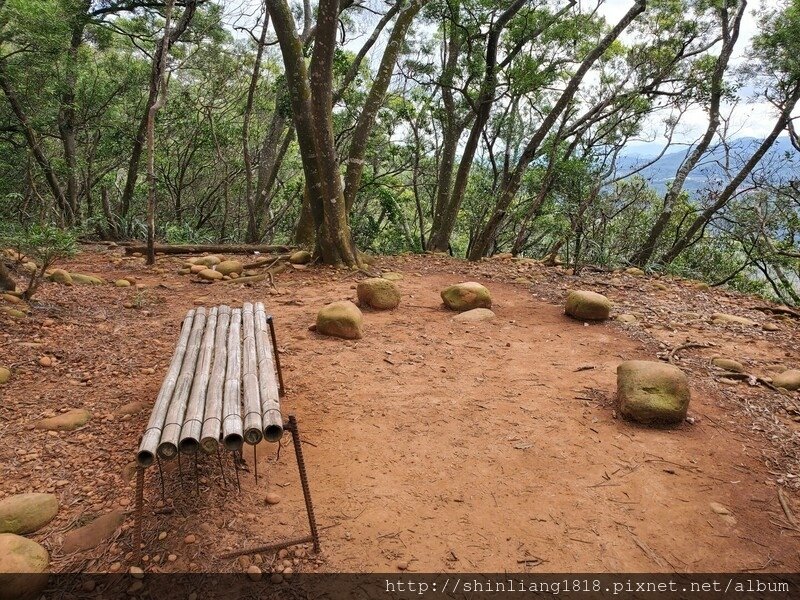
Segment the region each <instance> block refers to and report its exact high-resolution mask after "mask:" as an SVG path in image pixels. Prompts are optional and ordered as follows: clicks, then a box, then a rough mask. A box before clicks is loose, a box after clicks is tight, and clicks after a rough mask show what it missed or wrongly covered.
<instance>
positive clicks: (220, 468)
mask: <svg viewBox="0 0 800 600" xmlns="http://www.w3.org/2000/svg"><path fill="white" fill-rule="evenodd" d="M217 462H218V463H219V472H220V473H222V485H223V487H224V488H225V489H226V490H227V489H228V480H227V479H225V467H224V466H223V464H222V454H220V453H219V445H217Z"/></svg>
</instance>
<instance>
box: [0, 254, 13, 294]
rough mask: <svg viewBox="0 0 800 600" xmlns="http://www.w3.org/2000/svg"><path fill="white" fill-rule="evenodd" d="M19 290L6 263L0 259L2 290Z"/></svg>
mask: <svg viewBox="0 0 800 600" xmlns="http://www.w3.org/2000/svg"><path fill="white" fill-rule="evenodd" d="M16 289H17V284H16V283H15V282H14V280H13V279H12V278H11V273H9V272H8V269H7V268H6V263H5V261H4V260H3V259H2V258H0V290H3V291H9V292H13V291H14V290H16Z"/></svg>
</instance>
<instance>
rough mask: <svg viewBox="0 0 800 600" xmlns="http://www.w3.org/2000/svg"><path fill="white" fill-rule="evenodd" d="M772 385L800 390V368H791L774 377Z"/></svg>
mask: <svg viewBox="0 0 800 600" xmlns="http://www.w3.org/2000/svg"><path fill="white" fill-rule="evenodd" d="M772 385H774V386H775V387H779V388H784V389H786V390H790V391H794V390H800V370H798V369H789V370H788V371H784V372H783V373H781V374H780V375H776V376H775V377H774V378H773V379H772Z"/></svg>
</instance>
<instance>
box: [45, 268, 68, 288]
mask: <svg viewBox="0 0 800 600" xmlns="http://www.w3.org/2000/svg"><path fill="white" fill-rule="evenodd" d="M47 278H48V279H49V280H50V281H52V282H53V283H60V284H61V285H72V281H73V280H72V275H70V274H69V273H67V272H66V271H65V270H64V269H53V271H52V272H51V273H50V275H48V276H47Z"/></svg>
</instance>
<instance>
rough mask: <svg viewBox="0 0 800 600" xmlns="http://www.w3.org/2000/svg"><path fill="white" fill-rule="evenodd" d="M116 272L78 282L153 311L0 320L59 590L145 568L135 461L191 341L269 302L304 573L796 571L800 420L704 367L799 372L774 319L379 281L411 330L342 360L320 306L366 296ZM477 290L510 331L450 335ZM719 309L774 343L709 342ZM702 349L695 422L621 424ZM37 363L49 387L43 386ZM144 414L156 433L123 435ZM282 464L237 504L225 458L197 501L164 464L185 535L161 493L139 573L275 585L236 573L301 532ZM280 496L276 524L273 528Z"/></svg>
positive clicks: (675, 290) (68, 298) (657, 290)
mask: <svg viewBox="0 0 800 600" xmlns="http://www.w3.org/2000/svg"><path fill="white" fill-rule="evenodd" d="M120 255H121V252H120V251H119V250H116V251H114V250H111V251H100V250H96V251H87V252H84V253H82V254H81V255H79V256H78V257H76V258H75V259H73V260H71V261H69V262H68V264H65V265H63V266H64V268H66V269H68V270H70V271H76V272H82V273H91V274H96V275H99V276H102V277H104V278H106V279H108V280H114V279H116V278H118V277H123V276H133V277H135V278H136V280H137V282H140V283H142V284H144V285H145V286H146V287H145V288H144V289H141V290H137V289H135V288H117V287H114V286H111V285H106V286H73V287H64V286H59V285H56V284H46V285H45V286H44V287H43V288H42V290H41V292H40V293H39V294H38V296H37V304H36V305H35V307H34V309H33V311H32V313H31V315H30V316H29V317H28V318H27V319H24V320H12V319H9V318H7V317H4V316H0V363H2V364H5V365H9V366H11V367H12V368H13V371H14V376H13V377H12V379H11V381H10V382H9V383H8V384H6V385H4V386H0V395H1V396H2V400H1V401H0V437H2V444H0V464H2V473H0V498H3V497H6V496H7V495H10V494H14V493H20V492H34V491H48V490H49V491H54V492H55V493H56V494H57V495H58V497H59V499H60V504H61V508H60V511H59V514H58V516H57V518H56V520H55V521H53V522H52V523H51V524H50V525H48V526H47V527H45V528H44V529H43V530H41V531H39V532H38V533H36V534H34V535H33V536H31V537H33V538H34V539H36V540H37V541H40V542H41V543H42V544H44V545H45V546H46V547H47V548H48V549H49V550H50V551H51V554H52V557H53V568H54V570H56V571H75V570H88V571H107V570H109V569H111V570H117V569H119V570H124V569H126V568H127V566H129V565H130V564H131V562H130V561H131V560H133V555H132V553H131V552H130V550H131V548H132V546H131V544H132V539H133V529H132V522H133V519H132V512H131V511H132V507H133V503H134V482H133V481H131V479H130V477H131V473H132V469H131V461H132V459H133V457H134V453H135V450H136V447H137V440H138V438H139V436H140V435H141V433H142V432H143V430H144V426H145V424H146V422H147V419H148V416H149V407H150V406H151V405H152V402H153V400H154V399H155V397H156V395H157V393H158V389H159V387H160V384H161V379H162V377H163V376H164V374H165V372H166V370H167V366H168V364H169V361H170V357H171V353H172V348H173V346H174V344H175V341H176V339H177V334H178V330H179V327H180V323H181V320H182V318H183V316H184V314H185V312H186V311H187V310H188V309H190V308H191V307H193V306H195V305H197V304H204V305H207V306H211V305H215V304H222V303H227V304H231V305H240V304H241V303H242V302H244V301H263V302H264V303H265V304H266V306H267V309H268V311H270V312H271V313H272V314H273V315H274V318H275V323H276V326H277V333H278V340H279V348H280V352H281V361H282V363H283V367H284V378H285V381H286V384H287V396H286V399H285V401H284V409H285V412H294V413H296V415H297V417H298V419H299V423H300V427H301V431H302V433H303V437H304V439H305V440H306V442H307V443H306V444H304V451H305V455H306V460H307V463H308V471H309V475H310V478H311V490H312V494H313V498H314V503H315V506H316V514H317V520H318V522H319V525H320V527H321V535H322V547H323V552H322V553H321V554H320V555H318V556H313V557H311V558H306V557H298V558H297V559H296V560H295V561H294V563H293V564H292V568H293V569H294V570H295V571H312V570H316V571H325V572H330V571H335V572H337V571H374V572H385V571H387V570H388V571H393V570H396V569H398V568H407V569H408V570H409V571H415V572H431V571H434V572H438V571H461V572H463V571H483V572H501V571H510V572H518V571H524V570H531V571H537V570H538V571H546V572H559V571H561V572H566V571H611V572H617V571H627V572H633V571H639V572H647V571H678V572H698V571H717V572H721V571H725V572H728V571H734V572H735V571H787V572H796V571H798V570H800V555H799V554H798V531H797V529H795V528H793V527H792V524H791V523H790V520H791V519H792V518H793V515H792V512H791V511H799V510H800V502H798V495H797V491H796V485H795V484H796V480H797V476H798V471H797V468H796V467H797V456H798V441H797V439H798V434H797V422H796V421H795V420H794V419H795V418H797V414H798V413H796V412H793V411H795V410H796V407H797V405H798V395H797V394H795V395H786V394H780V393H779V392H775V391H772V390H769V389H766V388H764V387H763V386H761V385H755V386H751V385H748V383H747V382H739V383H735V382H730V381H725V380H722V381H720V379H719V377H718V373H715V372H714V371H713V370H712V369H711V368H710V367H709V365H708V359H709V358H710V356H712V355H713V354H715V353H717V354H718V353H720V352H721V353H723V354H726V355H728V356H731V355H733V354H735V355H736V356H733V357H735V358H739V359H741V360H742V361H743V362H745V363H746V364H747V366H748V368H751V370H753V371H754V372H755V371H757V370H758V371H759V374H761V375H765V376H766V375H768V374H769V372H770V371H769V369H770V368H772V369H773V370H774V368H776V367H775V365H783V366H788V367H791V366H794V367H795V368H796V367H797V366H798V365H800V355H799V354H798V344H797V339H798V338H797V334H798V329H800V328H799V327H798V321H797V320H792V319H786V320H780V321H776V320H775V319H774V318H773V317H771V316H768V315H766V314H765V313H763V312H758V311H753V310H751V309H750V308H749V307H753V306H756V305H764V304H765V303H764V302H762V301H759V300H757V299H753V298H747V297H744V296H738V295H735V294H726V293H723V292H720V291H709V292H706V291H698V290H697V288H696V287H694V286H693V285H692V284H691V283H689V282H685V281H666V280H662V281H661V282H660V283H659V285H658V286H656V282H655V280H651V279H649V278H636V277H631V276H627V275H616V276H613V277H610V276H608V275H605V274H603V275H600V274H596V273H588V274H586V275H583V276H581V277H579V278H578V277H573V276H570V275H568V274H567V273H566V271H565V270H563V269H547V268H544V267H541V266H537V265H529V264H520V263H516V262H512V261H488V262H482V263H478V264H470V263H466V262H463V261H457V260H453V259H449V258H446V257H440V256H435V257H434V256H424V257H396V258H381V259H379V261H378V264H377V265H376V267H375V268H376V269H379V270H383V271H397V272H400V273H402V275H403V279H402V280H400V281H399V282H398V285H399V287H400V289H401V291H402V293H403V301H402V303H401V306H400V307H399V308H398V309H396V310H394V311H388V312H374V311H364V313H365V314H364V321H365V326H364V338H363V339H361V340H358V341H344V340H339V339H332V338H324V337H322V336H320V335H318V334H316V333H314V332H311V331H309V329H308V327H309V325H310V324H312V323H313V322H314V319H315V315H316V311H317V310H318V309H319V308H320V307H321V306H322V305H324V304H325V303H328V302H331V301H335V300H341V299H347V298H350V299H354V296H355V290H354V287H355V283H356V282H357V280H358V279H359V278H361V277H363V275H362V274H360V273H357V272H350V271H341V270H334V269H329V268H324V267H310V268H307V269H304V270H289V271H287V272H285V273H282V274H280V275H278V276H277V277H276V279H275V283H276V286H277V292H276V291H275V290H272V289H271V287H270V285H269V283H268V282H259V283H257V284H255V285H254V286H252V287H245V286H242V285H235V284H222V283H214V284H200V283H197V282H193V281H192V280H191V279H190V278H189V277H182V276H179V275H177V274H176V273H175V271H176V270H177V267H178V265H179V264H180V262H181V259H179V258H166V257H161V258H160V260H159V265H158V268H157V270H154V269H151V268H147V267H145V266H144V265H143V264H142V261H141V259H137V258H133V259H130V260H124V261H120V260H119V257H120ZM113 260H116V261H117V262H116V263H114V262H112V261H113ZM60 266H61V265H60ZM162 270H163V272H159V271H162ZM466 280H474V281H479V282H481V283H483V284H485V285H486V286H487V287H488V288H489V289H490V290H491V292H492V295H493V298H494V311H495V313H496V314H497V317H496V319H495V320H494V321H490V322H483V323H478V324H471V325H463V324H458V323H455V322H454V321H452V320H451V317H452V313H449V312H447V311H446V310H444V308H443V307H442V306H441V299H440V297H439V292H440V290H441V289H443V288H444V287H446V286H447V285H449V284H452V283H456V282H459V281H466ZM570 288H584V289H594V290H596V291H600V292H603V293H606V294H607V295H608V296H609V297H610V298H611V299H612V300H614V302H615V306H616V309H615V312H616V313H620V312H623V311H625V310H628V311H630V312H632V313H634V314H637V313H638V314H639V320H638V322H637V323H635V324H633V325H631V326H623V325H621V324H619V323H617V322H612V321H609V322H606V323H600V324H588V325H586V324H584V323H582V322H579V321H574V320H571V319H569V318H567V317H565V316H564V315H563V311H562V301H563V297H564V292H565V290H567V289H570ZM124 304H128V305H131V304H133V305H134V308H124V307H123V305H124ZM726 308H727V309H728V312H735V313H736V314H740V315H743V316H750V317H751V318H754V319H755V320H757V321H758V322H759V323H760V324H763V323H765V322H767V321H771V322H775V323H777V324H778V325H779V330H778V331H775V332H765V331H763V330H762V329H761V328H760V327H758V328H749V329H748V328H743V327H735V326H716V325H710V324H708V319H707V316H708V315H709V314H710V313H712V312H717V311H720V310H722V309H726ZM692 311H696V313H697V314H690V313H691V312H692ZM686 341H694V342H698V343H704V344H708V343H709V342H711V343H715V344H717V346H716V347H710V348H686V349H683V350H680V351H679V352H676V353H675V355H673V360H674V361H676V364H678V365H679V366H681V367H683V368H685V369H686V370H687V372H688V373H689V375H690V381H691V385H692V391H693V396H692V402H691V405H690V408H689V415H690V417H691V418H690V421H692V422H685V423H683V424H682V425H680V426H678V427H675V428H668V429H652V428H647V427H643V426H639V425H636V424H632V423H629V422H626V421H625V420H623V419H621V418H619V417H618V415H617V414H616V411H615V406H614V395H615V385H616V383H615V382H616V375H615V370H616V366H617V364H618V363H619V362H621V361H622V360H627V359H650V360H658V357H659V356H658V355H659V353H660V354H661V356H662V357H663V358H666V355H667V354H669V351H670V350H671V349H673V348H675V347H677V346H680V345H682V344H683V343H685V342H686ZM42 356H49V357H52V358H53V359H55V363H54V364H53V365H52V366H50V367H45V366H41V365H40V363H39V359H40V357H42ZM131 402H141V403H143V406H144V407H145V408H144V409H143V410H141V411H139V412H137V413H136V414H134V415H132V416H122V415H119V413H118V410H119V409H120V407H122V406H123V405H127V404H129V403H131ZM69 408H86V409H88V410H90V411H91V412H92V413H93V414H94V419H93V420H92V421H90V422H89V423H88V424H87V425H86V426H84V427H83V428H81V429H79V430H77V431H74V432H66V433H47V432H44V431H40V430H34V429H32V425H33V423H34V422H35V421H36V420H38V419H40V418H42V417H43V416H51V415H54V414H57V413H58V412H60V411H62V410H63V409H69ZM288 439H289V438H288V436H287V437H286V438H285V439H284V447H283V449H282V450H281V453H280V457H279V459H277V458H276V449H277V446H276V445H272V446H267V445H266V444H262V445H261V446H260V447H259V454H260V455H259V457H258V461H259V464H258V471H259V475H260V479H259V482H258V484H256V483H255V480H254V476H253V473H252V467H253V464H252V463H253V456H252V452H251V451H250V450H248V451H247V452H246V453H245V456H244V459H245V462H246V464H245V465H242V467H243V469H245V470H242V471H241V472H240V479H241V487H242V491H241V494H237V493H236V491H235V489H234V488H233V484H232V482H233V481H234V480H235V472H234V468H233V463H232V459H231V457H230V456H229V455H226V456H225V457H224V460H225V462H224V464H223V467H222V468H223V471H221V470H220V465H219V463H218V462H217V460H216V458H214V457H211V458H204V459H202V460H201V461H200V463H199V464H198V467H197V469H198V471H197V475H195V465H194V464H192V463H191V462H189V461H184V463H183V464H181V466H180V467H181V471H182V475H183V477H182V478H181V477H180V473H179V472H178V465H177V464H176V463H169V464H168V465H167V468H166V469H165V480H166V482H167V489H166V497H167V502H166V504H167V505H168V506H169V507H172V510H171V511H169V510H168V511H164V510H155V511H154V509H159V508H162V507H163V504H162V503H161V502H160V491H159V490H160V487H159V475H158V471H157V470H156V469H155V468H151V469H149V470H148V472H147V480H146V489H145V494H146V498H147V501H148V504H147V510H146V519H145V522H144V526H145V540H146V544H145V549H144V551H143V552H144V553H145V555H146V558H147V561H146V562H145V563H144V564H143V565H142V566H144V567H145V569H146V570H148V571H154V572H173V571H210V570H217V571H241V570H243V568H245V567H246V566H247V564H249V562H250V561H251V560H252V561H255V562H258V563H262V568H264V569H268V568H269V567H270V565H272V564H273V561H274V560H275V556H274V553H261V554H259V555H258V556H255V555H250V556H249V557H247V558H241V559H221V558H220V555H221V554H223V553H225V552H226V551H230V550H235V549H239V548H247V547H253V546H258V545H262V544H266V543H269V542H271V541H275V540H278V539H282V538H285V537H292V536H296V535H304V534H305V533H306V530H307V523H306V521H305V513H304V510H303V503H302V496H301V490H300V484H299V480H298V478H297V471H296V466H295V462H294V456H293V454H292V452H291V445H290V444H289V443H288ZM222 472H224V474H225V479H226V482H227V490H226V489H225V488H224V487H223V483H222V476H221V474H222ZM181 481H182V482H183V484H182V485H181ZM780 486H783V494H784V496H785V498H786V501H787V508H788V511H789V514H787V513H786V512H785V511H784V510H783V509H782V507H781V504H780V502H779V497H778V488H779V487H780ZM198 489H199V492H200V493H199V495H196V493H197V490H198ZM267 492H273V493H277V494H278V495H279V496H280V497H281V501H280V503H278V504H275V505H266V504H265V502H264V497H265V495H266V493H267ZM112 509H122V510H124V511H127V513H128V514H127V519H126V522H125V525H124V526H123V528H122V529H121V530H120V531H119V532H118V533H117V534H116V535H115V536H114V537H113V538H112V539H110V540H109V541H108V542H106V543H104V544H101V545H100V546H99V547H96V548H94V549H91V550H88V551H82V552H78V553H74V554H72V555H64V554H63V553H62V552H61V544H62V540H63V537H64V534H65V533H66V532H67V531H68V530H70V529H72V528H74V527H76V526H78V525H81V524H83V523H86V522H89V521H91V520H92V519H93V518H95V517H97V516H98V515H100V514H103V513H104V512H107V511H109V510H112ZM163 513H167V514H163ZM160 532H166V534H167V536H166V538H165V539H163V540H159V539H158V537H159V533H160ZM187 535H193V536H195V537H196V542H195V543H189V544H187V543H186V540H185V537H186V536H187ZM190 541H191V540H190ZM170 554H174V555H175V557H174V561H170V560H169V559H168V558H169V555H170ZM290 559H291V555H290V556H289V558H288V559H287V560H290ZM279 562H280V561H279Z"/></svg>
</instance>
